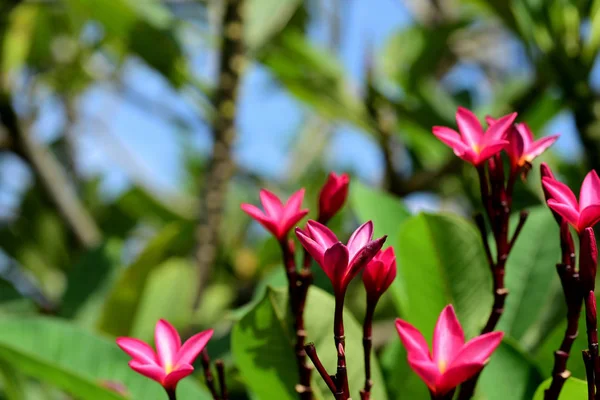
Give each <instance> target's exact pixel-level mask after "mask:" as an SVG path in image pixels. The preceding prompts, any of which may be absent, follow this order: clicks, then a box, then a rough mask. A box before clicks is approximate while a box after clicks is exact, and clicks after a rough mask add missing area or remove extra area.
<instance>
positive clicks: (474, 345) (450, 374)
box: [396, 305, 504, 396]
mask: <svg viewBox="0 0 600 400" xmlns="http://www.w3.org/2000/svg"><path fill="white" fill-rule="evenodd" d="M396 329H397V330H398V334H399V335H400V340H402V343H403V344H404V347H405V348H406V351H407V353H408V364H409V365H410V367H411V368H412V369H413V370H414V371H415V373H416V374H417V375H419V377H420V378H421V379H422V380H423V382H425V384H426V385H427V386H428V387H429V390H430V391H431V392H432V393H433V394H434V395H435V396H443V395H445V394H447V393H450V392H451V391H452V390H454V389H455V388H456V387H457V386H459V385H460V384H461V383H463V382H465V381H467V380H468V379H469V378H471V377H472V376H474V375H475V374H477V373H479V372H480V371H481V370H482V369H483V367H484V366H485V364H486V362H487V361H488V359H489V358H490V356H491V355H492V353H493V352H494V350H496V348H497V347H498V346H499V345H500V342H501V341H502V337H503V336H504V334H503V333H502V332H490V333H486V334H483V335H481V336H477V337H476V338H473V339H471V340H470V341H469V342H467V343H465V334H464V332H463V329H462V327H461V326H460V323H459V322H458V319H457V318H456V314H455V313H454V308H453V307H452V306H451V305H448V306H446V307H445V308H444V310H443V311H442V313H441V314H440V317H439V319H438V321H437V324H436V326H435V331H434V332H433V352H430V351H429V345H428V344H427V342H426V341H425V338H424V337H423V335H422V334H421V332H419V331H418V330H417V328H415V327H414V326H412V325H411V324H409V323H408V322H405V321H402V320H401V319H397V320H396Z"/></svg>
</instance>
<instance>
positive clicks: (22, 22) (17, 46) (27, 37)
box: [0, 3, 40, 74]
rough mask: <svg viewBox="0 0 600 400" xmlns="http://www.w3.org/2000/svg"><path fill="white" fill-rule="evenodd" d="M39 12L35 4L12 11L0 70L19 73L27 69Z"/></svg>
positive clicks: (21, 6) (5, 35)
mask: <svg viewBox="0 0 600 400" xmlns="http://www.w3.org/2000/svg"><path fill="white" fill-rule="evenodd" d="M39 10H40V8H39V7H37V6H36V5H34V4H26V3H24V4H19V5H18V6H17V7H15V8H14V9H13V10H12V11H11V13H10V15H9V20H8V26H7V28H6V32H5V33H4V38H3V39H4V40H3V48H2V58H1V59H2V65H1V67H0V68H1V70H2V71H3V72H4V73H6V74H8V73H12V72H19V71H21V70H22V69H23V68H24V67H25V63H26V61H27V58H28V56H29V51H30V50H31V45H32V39H33V36H34V34H35V29H36V20H37V17H38V13H39Z"/></svg>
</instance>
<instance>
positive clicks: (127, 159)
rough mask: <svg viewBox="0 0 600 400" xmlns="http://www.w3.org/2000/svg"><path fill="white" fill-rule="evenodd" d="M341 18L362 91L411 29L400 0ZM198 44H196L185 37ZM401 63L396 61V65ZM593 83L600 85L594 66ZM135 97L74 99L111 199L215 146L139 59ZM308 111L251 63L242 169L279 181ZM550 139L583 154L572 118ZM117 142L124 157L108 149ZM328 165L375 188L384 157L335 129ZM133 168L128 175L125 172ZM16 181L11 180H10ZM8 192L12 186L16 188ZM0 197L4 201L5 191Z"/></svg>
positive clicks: (91, 160) (467, 80) (355, 83)
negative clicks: (371, 59) (386, 51)
mask: <svg viewBox="0 0 600 400" xmlns="http://www.w3.org/2000/svg"><path fill="white" fill-rule="evenodd" d="M342 3H343V4H345V8H344V10H343V16H342V21H343V23H342V25H341V26H342V32H341V35H340V37H341V43H340V54H339V57H340V59H341V60H342V62H343V65H344V67H345V69H346V72H347V75H348V77H349V80H350V82H351V85H352V87H354V88H357V89H358V88H360V87H361V82H362V81H363V79H364V74H365V68H364V67H365V64H366V60H367V56H368V55H369V54H372V53H373V49H375V50H374V51H377V49H381V47H382V46H383V44H384V43H385V41H386V39H387V38H388V37H389V36H390V35H391V34H392V33H394V32H395V31H397V30H398V29H401V28H402V27H406V26H408V25H410V24H411V22H412V17H411V15H410V12H409V11H408V10H407V9H406V8H405V7H404V6H403V4H402V2H401V1H398V0H371V1H369V2H365V1H360V0H348V1H344V2H342ZM309 34H310V36H311V38H312V39H313V40H314V41H315V42H316V43H318V44H319V45H322V46H327V44H328V43H329V40H330V38H329V30H328V22H327V21H325V20H320V19H315V20H314V22H313V23H312V24H311V26H310V27H309ZM189 41H190V42H191V43H194V45H195V46H197V44H198V38H191V39H190V40H189ZM190 61H191V65H193V67H194V68H195V70H196V73H197V74H198V75H199V76H202V77H205V78H208V79H210V78H211V77H212V76H213V74H214V70H215V55H214V53H213V52H212V51H211V50H210V49H209V48H204V49H198V50H195V51H194V52H193V57H192V59H191V60H190ZM399 62H401V61H400V60H399ZM477 74H478V71H477V69H474V68H469V67H468V66H466V67H461V68H459V69H457V70H456V71H455V72H454V73H453V74H452V77H451V79H452V81H453V84H456V85H459V86H461V85H462V86H465V87H467V88H469V86H473V82H474V80H473V77H474V76H476V75H477ZM593 75H594V79H593V81H594V82H596V83H600V68H595V70H594V74H593ZM123 80H124V81H125V83H126V85H127V86H128V87H129V88H131V89H132V90H133V91H134V92H137V93H139V94H140V95H141V96H143V97H145V98H148V99H150V100H151V101H152V102H154V103H155V107H153V108H151V109H147V108H140V107H138V106H137V105H135V104H133V103H132V102H130V101H129V100H128V99H126V98H123V97H122V96H121V95H120V94H119V92H118V91H116V90H115V89H114V87H111V86H109V85H106V84H103V85H96V86H94V87H93V88H91V89H89V90H88V91H87V92H86V93H85V95H84V96H82V98H81V100H80V102H79V105H78V107H79V113H80V115H81V118H80V121H79V122H78V124H77V125H76V127H75V129H76V130H77V133H78V136H79V146H80V150H81V151H80V158H79V160H78V164H79V166H80V168H81V169H82V171H84V172H85V173H87V174H101V175H102V176H103V178H104V179H103V188H104V189H105V192H106V193H107V194H108V195H115V194H117V193H119V192H120V191H121V190H123V189H125V188H126V187H127V186H128V185H129V183H130V181H131V176H130V172H131V171H132V170H135V171H136V174H137V176H136V177H135V178H134V179H141V180H143V181H145V182H146V183H147V184H148V185H149V186H151V187H152V188H154V189H155V190H158V191H165V192H177V191H179V190H181V186H182V181H183V178H184V171H183V167H182V156H183V153H182V151H183V148H184V147H185V146H193V148H195V149H197V150H199V151H202V152H208V151H209V150H210V146H211V140H210V135H209V131H208V129H207V126H206V124H204V123H203V121H202V118H201V116H199V115H198V113H197V108H196V106H195V105H194V103H193V101H190V100H189V96H187V95H184V96H182V95H181V94H180V93H177V92H176V91H174V90H173V89H172V88H171V87H170V86H169V85H168V83H167V82H166V81H165V80H164V79H162V78H161V77H160V76H158V75H157V74H156V73H154V72H153V71H151V70H149V69H148V68H147V67H145V66H144V65H143V64H142V63H141V62H139V61H136V60H131V61H129V62H127V65H126V68H125V74H124V79H123ZM42 104H43V107H42V112H41V119H40V121H39V122H38V123H37V124H36V125H35V127H34V132H35V133H36V134H37V135H38V136H40V137H41V138H42V139H50V138H52V137H53V136H54V135H56V134H58V132H60V130H61V129H62V125H63V123H64V119H63V118H64V117H63V112H62V111H63V110H62V109H61V107H60V106H59V105H58V103H57V102H55V101H52V99H51V98H48V99H47V101H44V102H43V103H42ZM161 110H168V112H170V113H171V112H172V113H174V114H177V115H178V117H179V118H181V119H183V120H184V121H185V122H186V124H187V125H188V126H189V127H190V129H189V131H186V130H184V129H183V128H181V127H177V126H176V125H174V124H172V123H170V122H168V121H165V119H164V118H161V117H160V115H162V112H161ZM307 115H308V110H307V109H306V107H304V106H303V105H301V104H298V102H296V101H295V100H294V99H293V98H291V97H290V96H289V95H288V94H287V93H286V92H285V91H284V90H282V89H281V88H279V87H277V86H276V85H273V81H272V79H271V78H270V76H269V74H268V71H266V70H265V69H264V68H262V67H260V66H259V65H256V64H254V65H251V66H250V68H249V69H248V70H247V73H246V74H245V77H244V80H243V84H242V88H241V92H240V100H239V114H238V129H239V137H238V141H237V144H236V147H235V158H236V161H237V162H238V164H239V165H240V166H241V167H243V168H245V169H248V170H250V171H253V172H255V173H258V174H261V175H264V176H265V177H268V178H271V179H279V178H282V177H283V174H284V171H285V169H286V165H287V163H288V162H289V157H288V147H289V144H290V143H291V142H292V141H293V139H294V137H295V135H296V134H297V133H298V132H299V131H300V130H301V128H302V125H303V124H304V123H305V121H306V117H307ZM548 133H561V134H562V136H561V139H560V140H559V142H558V144H557V145H556V146H555V150H556V151H557V152H558V153H559V154H561V155H563V156H565V157H568V158H571V157H573V155H574V154H575V155H577V154H578V153H580V144H579V142H578V139H577V137H576V135H575V134H574V123H573V119H572V117H571V115H570V114H569V113H561V114H559V115H558V116H557V117H556V118H555V119H554V120H553V121H552V123H551V124H549V125H548V126H547V127H546V132H544V134H548ZM115 143H119V144H120V145H119V146H118V148H120V149H121V150H120V151H115V147H114V144H115ZM327 151H328V154H329V157H328V158H327V160H325V165H326V166H327V167H329V168H331V169H335V170H340V169H343V170H351V171H353V172H354V173H356V174H357V175H358V176H359V177H360V178H361V179H362V180H365V181H367V182H371V183H376V182H378V181H379V180H380V179H381V176H382V168H383V164H382V158H381V154H380V151H379V149H378V147H377V145H376V144H375V143H373V141H372V140H371V139H370V138H369V137H368V136H367V135H365V134H364V133H362V132H360V131H358V130H356V129H354V128H352V127H348V126H338V127H336V128H335V129H334V130H333V132H332V137H331V140H330V143H329V145H328V150H327ZM131 167H133V168H131ZM21 176H26V174H25V173H24V172H23V171H22V170H19V168H18V167H15V166H14V165H12V166H10V167H9V169H8V172H7V170H6V169H3V172H2V173H1V175H0V178H1V179H2V182H8V183H9V184H10V185H12V186H15V185H16V186H15V187H16V188H18V187H19V185H20V182H22V181H23V179H21V178H19V177H21ZM15 177H16V178H15ZM12 186H11V187H12ZM1 196H2V197H0V200H3V201H9V200H7V199H8V198H7V197H6V196H7V194H2V195H1Z"/></svg>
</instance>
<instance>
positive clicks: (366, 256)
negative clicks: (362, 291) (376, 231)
mask: <svg viewBox="0 0 600 400" xmlns="http://www.w3.org/2000/svg"><path fill="white" fill-rule="evenodd" d="M386 239H387V236H384V237H380V238H379V239H375V240H372V241H370V242H369V243H367V244H366V246H364V247H363V248H361V249H360V250H359V251H358V253H356V255H355V256H354V258H352V259H351V260H350V262H349V265H348V268H347V269H346V275H345V276H344V281H345V284H346V285H348V284H349V283H350V281H351V280H352V279H354V277H355V276H356V275H358V273H359V272H360V271H361V270H362V269H363V268H364V267H366V266H367V264H368V263H369V262H370V261H371V260H373V257H375V255H376V254H377V253H378V252H379V250H381V248H382V247H383V244H384V243H385V241H386Z"/></svg>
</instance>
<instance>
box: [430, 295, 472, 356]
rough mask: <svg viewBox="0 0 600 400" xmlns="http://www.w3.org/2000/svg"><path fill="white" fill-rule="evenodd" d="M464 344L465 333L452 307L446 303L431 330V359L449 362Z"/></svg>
mask: <svg viewBox="0 0 600 400" xmlns="http://www.w3.org/2000/svg"><path fill="white" fill-rule="evenodd" d="M464 344H465V334H464V332H463V329H462V327H461V326H460V323H459V322H458V319H457V318H456V313H455V312H454V307H452V305H448V306H446V307H445V308H444V309H443V310H442V313H441V314H440V316H439V318H438V320H437V324H436V325H435V331H434V332H433V361H435V362H436V363H438V364H439V363H440V362H442V363H444V365H448V364H450V363H451V362H452V360H454V357H455V356H456V354H457V353H458V352H459V351H460V349H461V348H462V347H463V345H464Z"/></svg>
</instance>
